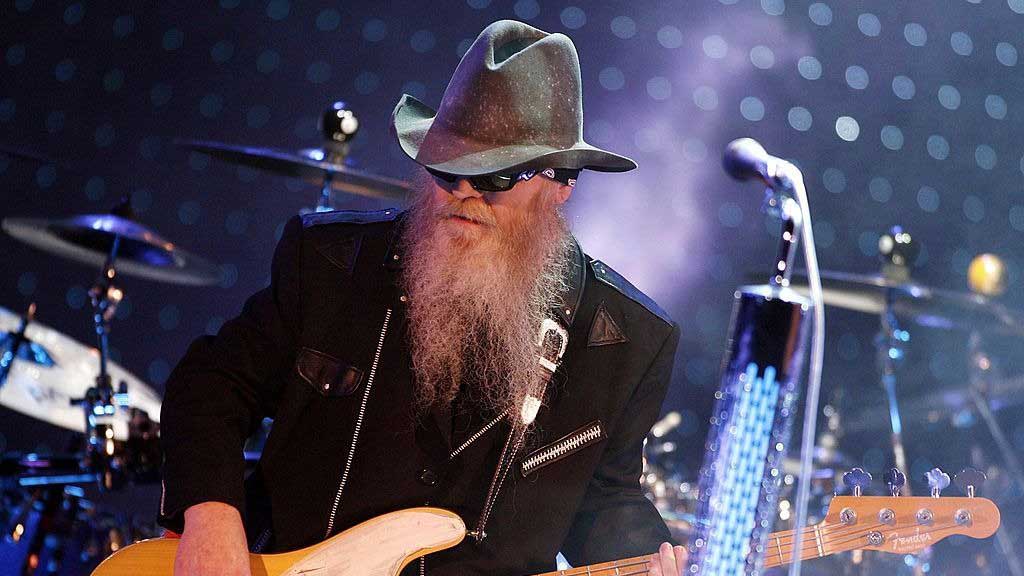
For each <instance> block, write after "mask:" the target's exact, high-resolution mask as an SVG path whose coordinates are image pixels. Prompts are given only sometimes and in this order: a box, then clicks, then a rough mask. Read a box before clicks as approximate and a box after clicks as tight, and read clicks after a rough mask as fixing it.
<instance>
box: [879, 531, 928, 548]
mask: <svg viewBox="0 0 1024 576" xmlns="http://www.w3.org/2000/svg"><path fill="white" fill-rule="evenodd" d="M897 534H898V533H897V532H893V533H892V534H890V535H889V542H890V543H891V544H892V549H893V551H894V552H899V551H900V550H907V549H910V548H918V547H920V546H921V545H923V544H927V543H928V542H931V541H932V535H931V533H930V532H925V533H924V534H921V533H920V532H917V533H916V534H914V535H913V536H897Z"/></svg>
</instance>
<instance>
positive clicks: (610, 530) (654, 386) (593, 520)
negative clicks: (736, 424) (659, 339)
mask: <svg viewBox="0 0 1024 576" xmlns="http://www.w3.org/2000/svg"><path fill="white" fill-rule="evenodd" d="M678 343H679V327H678V326H677V325H675V324H673V326H672V332H671V333H670V334H669V336H668V337H667V338H666V339H665V341H664V343H663V344H662V346H661V350H660V351H659V352H658V354H657V355H656V356H655V358H654V360H653V361H652V363H651V365H650V367H649V368H648V369H647V372H646V374H644V377H643V379H642V380H641V382H640V384H639V386H637V389H636V390H635V391H634V392H633V396H632V397H631V398H630V400H629V402H628V404H627V405H626V406H625V409H624V410H622V412H621V414H622V417H621V421H620V422H619V423H618V425H617V426H616V428H615V431H614V432H613V436H612V437H610V438H609V439H608V440H609V445H608V447H607V448H606V449H605V453H604V455H603V456H602V457H601V461H600V462H599V463H598V466H597V469H596V470H595V472H594V475H593V477H592V478H591V479H590V484H589V486H588V487H587V491H586V494H585V496H584V498H583V503H582V504H581V506H580V508H579V510H578V511H577V513H576V517H575V519H574V520H573V525H572V527H571V528H570V530H569V535H568V536H567V537H566V539H565V541H564V542H563V544H562V554H563V555H564V556H565V557H566V559H567V560H568V561H569V563H570V564H572V565H574V566H581V565H584V564H594V563H598V562H607V561H610V560H617V559H620V558H631V557H633V556H639V555H641V554H652V553H654V552H656V551H657V550H658V546H659V545H660V544H661V543H662V542H672V537H671V535H670V534H669V531H668V528H667V527H666V526H665V522H664V521H663V520H662V519H661V516H660V515H659V514H658V510H657V509H656V508H655V507H654V505H653V504H652V503H651V502H650V500H648V499H647V498H646V497H645V496H644V494H643V491H642V490H641V488H640V476H641V474H642V473H643V443H644V439H645V438H646V437H647V433H648V432H649V431H650V429H651V426H653V425H654V422H655V420H656V419H657V417H658V413H659V412H660V410H661V404H662V402H663V401H664V399H665V393H666V391H667V390H668V385H669V382H670V381H671V379H672V367H673V364H674V359H675V352H676V346H677V345H678Z"/></svg>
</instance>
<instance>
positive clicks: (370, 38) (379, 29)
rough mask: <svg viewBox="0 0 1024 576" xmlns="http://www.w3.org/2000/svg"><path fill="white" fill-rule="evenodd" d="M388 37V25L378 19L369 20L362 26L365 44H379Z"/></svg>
mask: <svg viewBox="0 0 1024 576" xmlns="http://www.w3.org/2000/svg"><path fill="white" fill-rule="evenodd" d="M387 35H388V25H387V24H386V23H385V22H384V21H383V20H381V19H380V18H371V19H369V20H367V21H366V24H363V39H364V40H366V41H367V42H380V41H381V40H383V39H384V38H386V37H387Z"/></svg>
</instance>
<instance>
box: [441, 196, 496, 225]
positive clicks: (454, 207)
mask: <svg viewBox="0 0 1024 576" xmlns="http://www.w3.org/2000/svg"><path fill="white" fill-rule="evenodd" d="M435 216H437V217H438V218H442V219H443V218H463V219H465V220H469V221H472V222H476V223H478V224H483V225H485V226H496V225H497V224H498V222H497V220H495V218H494V214H493V213H492V212H491V210H490V208H488V207H487V205H486V204H485V203H484V202H483V201H482V200H479V199H476V198H469V199H466V200H453V201H449V202H448V203H447V204H444V205H442V206H439V207H438V208H437V212H436V214H435Z"/></svg>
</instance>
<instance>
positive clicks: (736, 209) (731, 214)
mask: <svg viewBox="0 0 1024 576" xmlns="http://www.w3.org/2000/svg"><path fill="white" fill-rule="evenodd" d="M718 221H719V222H720V223H721V224H722V226H725V227H726V228H739V227H740V226H741V225H742V224H743V208H741V207H740V205H739V204H737V203H735V202H725V203H723V204H722V205H721V206H719V207H718Z"/></svg>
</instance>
